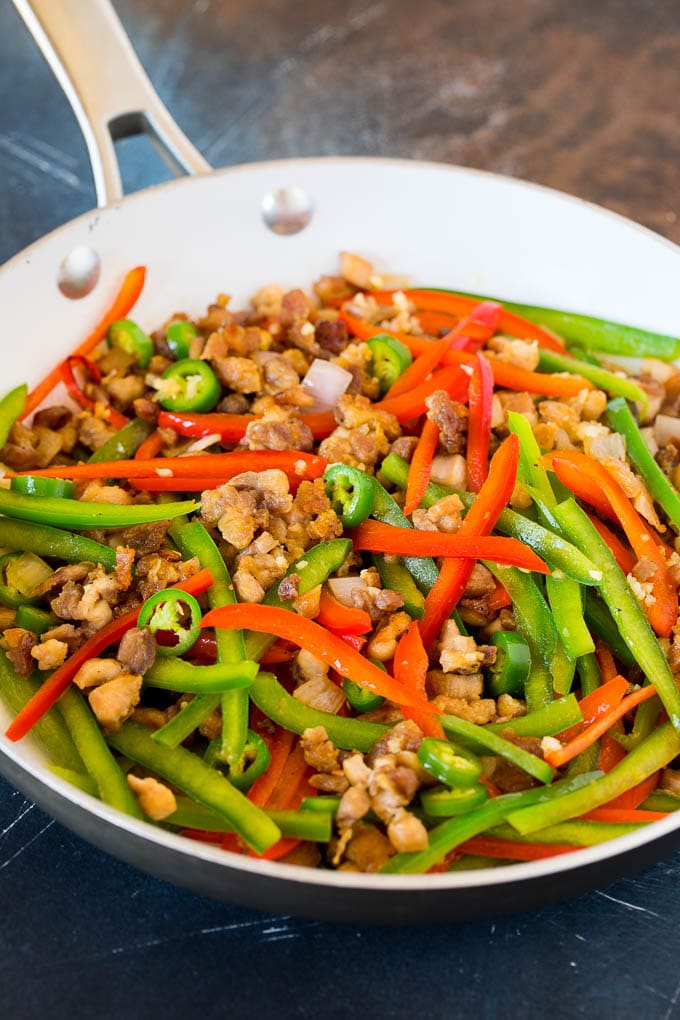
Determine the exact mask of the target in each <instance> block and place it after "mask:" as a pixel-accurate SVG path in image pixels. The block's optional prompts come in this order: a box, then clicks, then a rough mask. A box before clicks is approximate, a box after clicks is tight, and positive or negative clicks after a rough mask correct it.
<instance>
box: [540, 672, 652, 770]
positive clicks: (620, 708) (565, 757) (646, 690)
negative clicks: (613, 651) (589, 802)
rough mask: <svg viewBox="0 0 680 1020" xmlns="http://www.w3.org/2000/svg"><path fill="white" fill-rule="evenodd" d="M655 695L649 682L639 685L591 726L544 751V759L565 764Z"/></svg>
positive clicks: (550, 763)
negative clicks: (645, 684) (567, 741)
mask: <svg viewBox="0 0 680 1020" xmlns="http://www.w3.org/2000/svg"><path fill="white" fill-rule="evenodd" d="M655 695H656V688H655V687H653V686H652V685H651V684H650V686H649V687H641V688H640V689H639V690H637V691H635V692H634V693H633V694H629V695H628V697H626V698H623V700H622V701H620V702H619V704H618V705H616V706H615V707H614V708H612V709H610V711H609V712H605V713H603V714H602V715H601V716H600V717H599V719H597V721H596V722H594V723H592V725H591V726H587V727H586V729H585V730H583V732H582V733H580V734H579V735H578V736H577V737H574V739H573V740H570V741H569V743H567V744H565V745H564V746H563V747H560V748H559V749H558V750H556V751H546V752H545V754H544V757H545V760H546V761H547V762H548V764H549V765H552V766H553V768H556V769H557V768H560V767H561V766H562V765H566V763H567V762H568V761H571V759H572V758H575V757H576V755H577V754H580V753H581V751H585V749H586V748H587V747H590V746H591V744H594V743H595V741H596V740H598V738H599V737H601V736H602V734H603V733H606V732H607V730H608V729H610V727H611V726H613V725H614V723H615V722H617V721H618V720H619V719H623V717H624V715H626V714H627V713H628V712H630V710H631V709H633V708H635V706H636V705H640V704H641V703H642V702H643V701H648V700H649V698H653V697H655Z"/></svg>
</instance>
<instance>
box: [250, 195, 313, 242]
mask: <svg viewBox="0 0 680 1020" xmlns="http://www.w3.org/2000/svg"><path fill="white" fill-rule="evenodd" d="M312 211H313V209H312V202H311V199H310V198H309V195H308V194H307V192H306V191H304V190H303V189H302V188H297V187H292V188H277V189H276V190H275V191H270V192H269V193H268V194H267V195H265V196H264V198H263V199H262V218H263V219H264V222H265V223H266V224H267V226H268V227H269V229H270V230H272V231H273V232H274V233H275V234H299V233H300V231H301V230H304V229H305V227H306V226H307V224H308V223H309V221H310V220H311V218H312Z"/></svg>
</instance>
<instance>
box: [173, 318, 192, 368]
mask: <svg viewBox="0 0 680 1020" xmlns="http://www.w3.org/2000/svg"><path fill="white" fill-rule="evenodd" d="M197 335H198V332H197V330H196V327H195V326H194V324H193V322H189V321H188V320H187V319H180V320H179V321H178V322H171V323H170V325H169V326H168V329H167V332H166V334H165V342H166V344H167V345H168V347H169V348H170V350H171V352H172V354H173V355H174V357H175V358H176V359H177V361H181V360H182V359H183V358H188V357H189V350H190V348H191V341H192V340H193V339H194V338H195V337H196V336H197Z"/></svg>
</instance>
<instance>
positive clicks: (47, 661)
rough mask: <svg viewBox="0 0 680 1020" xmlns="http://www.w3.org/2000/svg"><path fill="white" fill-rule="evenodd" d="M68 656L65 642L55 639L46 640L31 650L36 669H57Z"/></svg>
mask: <svg viewBox="0 0 680 1020" xmlns="http://www.w3.org/2000/svg"><path fill="white" fill-rule="evenodd" d="M67 654H68V645H67V644H66V642H65V641H57V639H56V638H48V640H47V641H42V642H41V643H40V644H39V645H34V646H33V648H31V655H32V656H33V658H34V659H35V661H36V662H37V663H38V669H57V667H59V666H61V664H62V662H63V661H64V659H65V658H66V655H67Z"/></svg>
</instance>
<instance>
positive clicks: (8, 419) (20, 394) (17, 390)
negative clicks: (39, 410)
mask: <svg viewBox="0 0 680 1020" xmlns="http://www.w3.org/2000/svg"><path fill="white" fill-rule="evenodd" d="M27 396H28V386H27V385H26V383H22V384H21V385H20V386H15V387H14V389H13V390H10V391H9V393H6V394H5V396H4V397H3V398H2V400H0V449H2V447H3V446H4V445H5V443H6V442H7V437H8V436H9V433H10V429H11V428H12V425H14V422H15V421H16V420H17V418H18V417H19V415H20V414H21V413H22V411H23V409H24V408H25V406H26V397H27Z"/></svg>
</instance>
